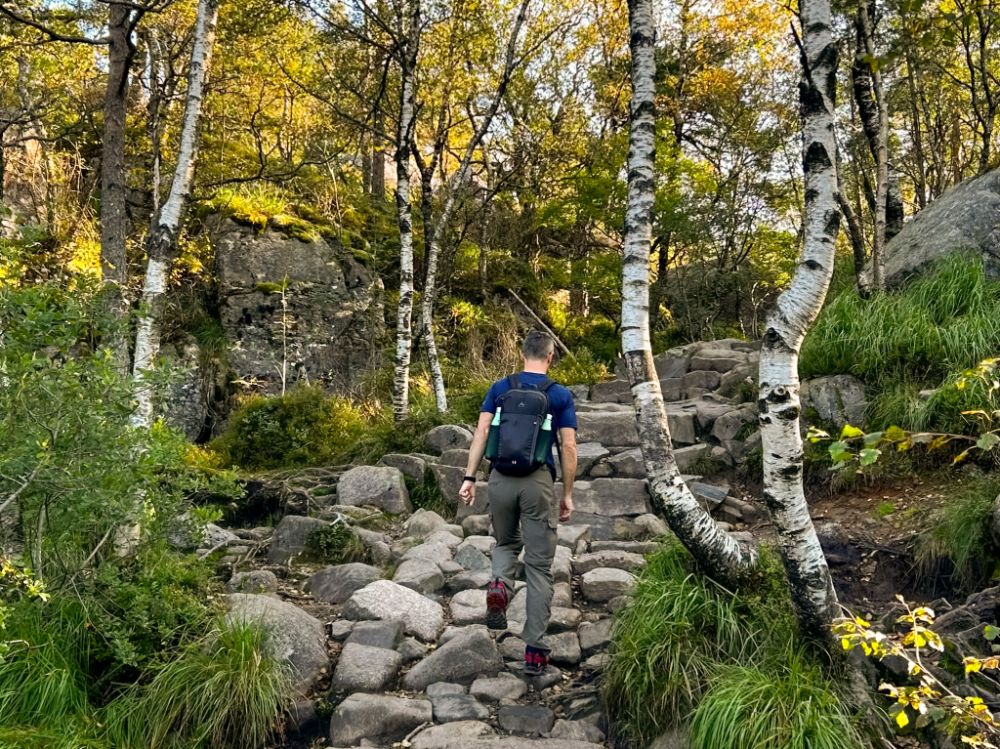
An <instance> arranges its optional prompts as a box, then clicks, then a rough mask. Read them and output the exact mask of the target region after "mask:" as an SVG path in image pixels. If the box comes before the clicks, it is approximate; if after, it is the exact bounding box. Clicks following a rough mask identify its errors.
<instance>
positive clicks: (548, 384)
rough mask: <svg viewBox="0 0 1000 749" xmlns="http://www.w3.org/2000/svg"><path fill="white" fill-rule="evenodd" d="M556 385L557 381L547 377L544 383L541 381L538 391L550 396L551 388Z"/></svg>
mask: <svg viewBox="0 0 1000 749" xmlns="http://www.w3.org/2000/svg"><path fill="white" fill-rule="evenodd" d="M555 384H556V383H555V380H552V379H550V378H548V377H546V378H545V379H544V380H542V381H541V382H540V383H539V385H538V389H539V390H541V391H542V392H543V393H545V394H546V395H547V394H548V392H549V389H550V388H551V387H552V386H553V385H555Z"/></svg>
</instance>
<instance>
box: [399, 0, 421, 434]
mask: <svg viewBox="0 0 1000 749" xmlns="http://www.w3.org/2000/svg"><path fill="white" fill-rule="evenodd" d="M408 15H409V19H408V20H409V24H410V26H409V29H408V30H407V31H406V33H405V36H404V34H403V33H401V34H400V37H401V38H402V39H403V41H402V42H401V47H402V48H401V49H400V51H399V68H400V77H401V79H402V80H401V88H400V97H399V126H398V130H397V135H396V218H397V221H398V223H399V310H398V313H397V316H396V366H395V373H394V376H393V389H392V410H393V417H394V418H395V420H396V421H397V422H399V421H403V420H405V419H406V417H407V416H408V415H409V412H410V356H411V352H412V350H413V208H412V205H411V203H410V148H411V146H412V142H413V125H414V119H415V117H416V104H415V99H416V80H415V73H416V65H417V51H418V48H419V45H420V0H410V2H409V14H408ZM400 25H402V23H401V24H400ZM401 32H402V29H401Z"/></svg>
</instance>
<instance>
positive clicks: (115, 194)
mask: <svg viewBox="0 0 1000 749" xmlns="http://www.w3.org/2000/svg"><path fill="white" fill-rule="evenodd" d="M134 55H135V46H134V44H133V43H132V9H131V7H130V6H129V5H128V4H126V3H116V2H112V3H110V4H109V5H108V81H107V88H106V90H105V94H104V130H103V133H102V136H101V268H102V272H103V277H104V286H105V288H106V290H107V296H108V305H109V307H110V309H111V312H112V313H113V315H114V316H115V317H116V318H124V316H125V312H126V309H127V306H128V300H127V297H126V286H127V284H128V262H127V258H126V255H125V236H126V233H127V227H126V221H127V218H126V213H125V117H126V112H127V106H128V101H127V100H128V85H129V72H130V68H131V67H132V60H133V57H134ZM112 349H113V350H114V354H115V360H116V363H117V366H118V368H119V369H120V371H121V372H122V374H126V373H127V372H128V340H127V338H126V336H125V333H124V331H119V332H118V333H116V335H115V339H114V340H113V341H112Z"/></svg>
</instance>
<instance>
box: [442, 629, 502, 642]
mask: <svg viewBox="0 0 1000 749" xmlns="http://www.w3.org/2000/svg"><path fill="white" fill-rule="evenodd" d="M470 632H476V633H479V634H484V635H488V634H490V630H488V629H487V628H486V625H485V624H464V625H462V626H456V625H450V626H447V627H445V628H444V632H442V633H441V636H440V637H439V638H438V645H445V644H446V643H448V642H451V641H452V640H454V639H455V638H456V637H461V636H464V635H468V634H469V633H470Z"/></svg>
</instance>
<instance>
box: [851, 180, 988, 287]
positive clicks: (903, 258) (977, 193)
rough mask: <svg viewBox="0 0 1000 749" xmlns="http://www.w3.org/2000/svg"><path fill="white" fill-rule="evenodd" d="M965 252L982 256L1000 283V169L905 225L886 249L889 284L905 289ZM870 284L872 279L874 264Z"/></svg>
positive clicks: (868, 276)
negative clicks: (942, 262)
mask: <svg viewBox="0 0 1000 749" xmlns="http://www.w3.org/2000/svg"><path fill="white" fill-rule="evenodd" d="M961 251H966V252H968V253H969V254H970V255H975V256H979V257H981V258H982V260H983V265H984V267H985V269H986V272H987V275H989V276H990V277H992V278H1000V170H994V171H992V172H989V173H988V174H984V175H982V176H981V177H976V178H975V179H971V180H968V181H966V182H963V183H961V184H959V185H956V186H955V187H953V188H951V189H950V190H948V191H947V192H945V193H944V195H942V196H941V197H939V198H938V199H937V200H935V201H934V202H933V203H931V204H930V205H929V206H927V207H926V208H925V209H924V210H922V211H920V213H918V214H917V215H916V216H915V217H914V218H913V220H912V221H910V222H908V223H906V224H904V225H903V229H902V231H900V232H899V234H897V235H896V236H895V237H893V238H892V240H890V241H889V243H888V244H887V245H886V248H885V282H886V285H887V286H889V287H893V286H901V285H903V284H904V283H905V282H906V281H907V280H908V279H909V278H911V277H913V276H915V275H918V274H919V273H920V272H921V271H922V270H924V269H925V268H926V267H927V266H928V265H929V264H931V263H933V262H934V261H935V260H938V259H939V258H941V257H944V256H946V255H951V254H953V253H955V252H961ZM864 279H866V280H868V281H870V279H871V267H870V265H869V266H868V267H866V268H865V273H864Z"/></svg>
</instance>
